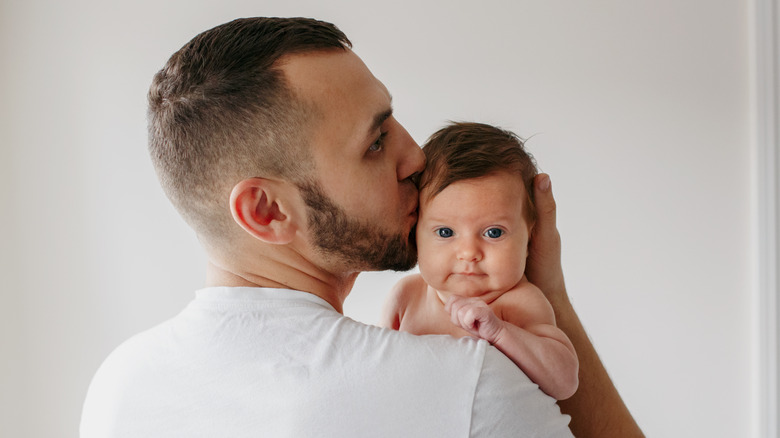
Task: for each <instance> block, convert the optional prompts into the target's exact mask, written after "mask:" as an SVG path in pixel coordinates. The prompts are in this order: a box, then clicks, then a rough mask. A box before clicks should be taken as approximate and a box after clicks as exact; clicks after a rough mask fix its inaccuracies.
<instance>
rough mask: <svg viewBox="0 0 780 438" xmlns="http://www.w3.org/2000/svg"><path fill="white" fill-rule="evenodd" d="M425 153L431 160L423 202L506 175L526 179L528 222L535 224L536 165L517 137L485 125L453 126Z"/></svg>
mask: <svg viewBox="0 0 780 438" xmlns="http://www.w3.org/2000/svg"><path fill="white" fill-rule="evenodd" d="M423 152H424V153H425V157H426V159H427V164H426V168H425V171H424V172H423V174H422V176H421V177H420V195H421V200H422V201H423V202H424V201H426V200H430V199H431V198H433V197H435V196H436V195H438V194H439V193H441V192H442V190H444V189H445V188H447V186H449V185H450V184H452V183H455V182H458V181H463V180H468V179H474V178H480V177H484V176H487V175H491V174H494V173H497V172H502V171H503V172H508V173H510V174H516V175H517V176H518V178H521V179H522V181H523V186H524V187H525V197H524V208H523V210H524V213H525V220H526V221H527V222H528V223H529V224H533V223H534V222H535V220H536V209H535V207H534V200H533V193H534V191H533V181H534V177H535V176H536V175H537V173H538V170H537V168H536V161H535V160H534V158H533V156H532V155H531V154H529V153H528V152H527V151H526V150H525V146H524V142H523V140H522V139H520V138H519V137H518V136H517V135H515V134H514V133H512V132H510V131H506V130H503V129H500V128H497V127H495V126H491V125H486V124H483V123H464V122H461V123H452V124H450V125H448V126H446V127H444V128H442V129H440V130H439V131H437V132H436V133H434V134H433V135H432V136H431V137H430V138H429V139H428V141H427V142H426V143H425V145H424V146H423Z"/></svg>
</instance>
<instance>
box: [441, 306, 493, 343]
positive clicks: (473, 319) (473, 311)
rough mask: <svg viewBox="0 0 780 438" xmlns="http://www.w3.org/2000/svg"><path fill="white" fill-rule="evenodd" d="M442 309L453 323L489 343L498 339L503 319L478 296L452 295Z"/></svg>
mask: <svg viewBox="0 0 780 438" xmlns="http://www.w3.org/2000/svg"><path fill="white" fill-rule="evenodd" d="M444 310H446V311H447V312H449V313H450V320H451V321H452V323H453V324H455V325H457V326H458V327H461V328H462V329H463V330H466V331H467V332H469V333H471V334H472V335H474V336H477V337H480V338H482V339H484V340H486V341H488V342H490V343H491V344H493V343H495V342H496V341H497V340H498V338H499V337H500V336H501V333H502V332H503V330H504V321H502V320H501V319H499V317H497V316H496V314H495V313H493V309H491V308H490V306H488V305H487V304H486V303H485V302H484V301H482V300H480V299H479V298H464V297H459V296H457V295H453V296H451V297H450V299H449V300H447V304H445V305H444Z"/></svg>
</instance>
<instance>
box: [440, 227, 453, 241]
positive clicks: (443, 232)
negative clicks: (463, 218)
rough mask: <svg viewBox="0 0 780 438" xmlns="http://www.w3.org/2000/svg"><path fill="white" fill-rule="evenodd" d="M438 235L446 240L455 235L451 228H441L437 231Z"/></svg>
mask: <svg viewBox="0 0 780 438" xmlns="http://www.w3.org/2000/svg"><path fill="white" fill-rule="evenodd" d="M436 234H437V235H438V236H439V237H444V238H445V239H446V238H448V237H452V234H453V233H452V229H451V228H446V227H444V228H439V229H438V230H436Z"/></svg>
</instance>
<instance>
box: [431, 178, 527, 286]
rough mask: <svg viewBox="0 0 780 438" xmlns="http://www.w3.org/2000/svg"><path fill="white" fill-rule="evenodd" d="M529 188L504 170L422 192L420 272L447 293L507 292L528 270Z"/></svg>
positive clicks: (433, 284)
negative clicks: (526, 207)
mask: <svg viewBox="0 0 780 438" xmlns="http://www.w3.org/2000/svg"><path fill="white" fill-rule="evenodd" d="M524 194H525V187H524V186H523V182H522V181H521V180H520V178H519V177H517V176H516V175H511V174H509V173H506V172H499V173H495V174H491V175H488V176H486V177H482V178H477V179H469V180H463V181H458V182H456V183H453V184H450V185H449V186H447V188H445V189H444V190H443V191H441V192H440V193H439V194H438V195H436V196H434V197H433V198H428V196H429V194H428V193H426V191H425V190H423V192H422V193H421V197H420V200H421V204H420V218H419V221H418V223H417V250H418V256H419V264H420V265H419V267H420V273H421V274H422V276H423V278H424V279H425V281H426V282H427V283H428V284H429V285H430V286H432V287H433V288H434V289H436V290H437V291H439V292H440V293H441V294H443V295H444V296H449V295H450V294H455V295H460V296H467V297H474V296H481V295H484V294H487V293H489V292H506V291H507V290H509V289H511V288H512V287H514V286H515V285H516V284H517V283H518V282H519V281H520V280H521V279H522V278H523V273H524V271H525V259H526V256H527V251H528V236H529V231H530V230H529V226H528V223H527V221H526V220H525V217H524V215H523V208H524V206H523V200H524V196H525V195H524Z"/></svg>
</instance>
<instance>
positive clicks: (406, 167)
mask: <svg viewBox="0 0 780 438" xmlns="http://www.w3.org/2000/svg"><path fill="white" fill-rule="evenodd" d="M399 131H400V134H399V135H400V138H399V140H398V141H399V143H400V147H399V152H400V155H399V158H398V168H397V177H398V181H403V180H405V179H407V178H409V177H411V176H413V175H415V174H418V173H420V172H422V171H423V169H425V154H424V153H423V151H422V149H421V148H420V146H419V145H418V144H417V142H416V141H414V139H413V138H412V136H411V135H409V133H408V132H406V129H404V127H403V126H401V125H400V124H399Z"/></svg>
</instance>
